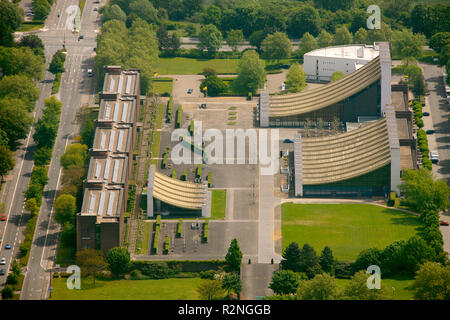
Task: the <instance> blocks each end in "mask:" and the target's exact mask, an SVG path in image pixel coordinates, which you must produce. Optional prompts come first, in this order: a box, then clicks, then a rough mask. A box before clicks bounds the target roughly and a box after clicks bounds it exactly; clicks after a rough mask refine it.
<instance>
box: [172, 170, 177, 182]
mask: <svg viewBox="0 0 450 320" xmlns="http://www.w3.org/2000/svg"><path fill="white" fill-rule="evenodd" d="M172 178H173V179H176V178H177V172H176V171H175V168H173V170H172Z"/></svg>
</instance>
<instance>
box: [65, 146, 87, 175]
mask: <svg viewBox="0 0 450 320" xmlns="http://www.w3.org/2000/svg"><path fill="white" fill-rule="evenodd" d="M87 149H88V147H87V145H85V144H81V143H74V144H72V145H70V146H69V147H67V149H66V151H65V152H64V154H63V155H62V156H61V165H62V166H63V167H64V169H67V168H69V167H76V168H81V167H83V166H84V162H85V161H86V158H87Z"/></svg>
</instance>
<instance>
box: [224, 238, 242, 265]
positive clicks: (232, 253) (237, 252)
mask: <svg viewBox="0 0 450 320" xmlns="http://www.w3.org/2000/svg"><path fill="white" fill-rule="evenodd" d="M225 261H226V262H227V268H228V270H229V271H235V272H237V273H239V272H240V271H241V264H242V252H241V248H239V245H238V242H237V239H236V238H234V239H233V240H231V244H230V247H229V248H228V253H227V254H226V256H225Z"/></svg>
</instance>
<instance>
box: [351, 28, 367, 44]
mask: <svg viewBox="0 0 450 320" xmlns="http://www.w3.org/2000/svg"><path fill="white" fill-rule="evenodd" d="M367 36H368V34H367V30H366V29H364V28H359V29H358V31H356V32H355V36H354V37H353V42H354V43H357V44H366V43H367Z"/></svg>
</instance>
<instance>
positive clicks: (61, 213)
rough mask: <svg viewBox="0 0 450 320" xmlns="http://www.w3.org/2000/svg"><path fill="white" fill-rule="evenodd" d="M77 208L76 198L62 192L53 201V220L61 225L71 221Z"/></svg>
mask: <svg viewBox="0 0 450 320" xmlns="http://www.w3.org/2000/svg"><path fill="white" fill-rule="evenodd" d="M76 209H77V206H76V199H75V197H74V196H72V195H70V194H62V195H60V196H59V197H58V198H56V201H55V220H56V221H57V222H59V223H60V224H61V225H64V223H65V222H72V221H73V218H74V215H75V211H76Z"/></svg>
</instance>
